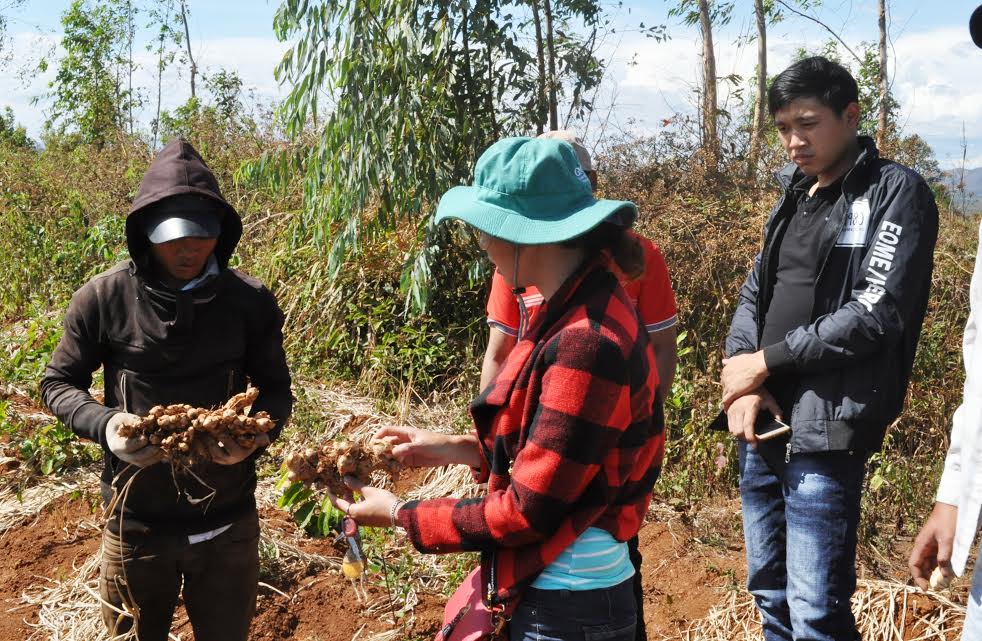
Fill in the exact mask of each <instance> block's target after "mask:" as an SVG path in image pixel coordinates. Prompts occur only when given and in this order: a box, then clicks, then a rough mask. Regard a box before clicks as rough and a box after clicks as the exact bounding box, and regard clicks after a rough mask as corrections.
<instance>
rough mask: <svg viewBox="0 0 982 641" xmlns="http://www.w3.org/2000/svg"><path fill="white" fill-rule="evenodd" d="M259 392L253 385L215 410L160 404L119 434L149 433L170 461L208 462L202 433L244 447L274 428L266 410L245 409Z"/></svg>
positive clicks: (152, 443) (219, 441)
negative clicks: (251, 410) (229, 440)
mask: <svg viewBox="0 0 982 641" xmlns="http://www.w3.org/2000/svg"><path fill="white" fill-rule="evenodd" d="M258 396H259V390H258V389H257V388H255V387H250V388H249V389H248V390H246V391H245V392H242V393H241V394H236V395H235V396H233V397H232V398H230V399H229V400H228V401H227V402H226V403H225V404H224V405H223V406H222V407H220V408H218V409H213V410H208V409H202V408H200V407H191V406H190V405H185V404H178V405H157V406H155V407H153V408H151V409H150V412H149V414H147V416H145V417H143V418H142V419H140V421H139V422H137V423H132V424H129V425H123V426H122V427H120V428H119V435H120V436H122V437H124V438H132V437H134V436H139V435H143V436H146V437H147V440H148V441H149V443H150V444H151V445H156V446H158V447H160V449H161V450H163V452H164V457H165V458H166V459H168V460H171V461H175V462H178V463H183V464H185V465H192V464H194V463H200V462H207V461H210V460H211V454H210V452H209V451H208V446H207V444H206V443H205V440H204V439H203V438H201V437H202V436H206V437H210V438H214V439H216V440H217V441H218V443H219V445H223V443H222V439H223V438H227V437H231V438H232V439H234V440H235V442H236V443H238V444H239V445H241V446H242V447H252V446H254V445H255V444H256V437H257V436H258V435H260V434H265V433H266V432H268V431H270V430H271V429H273V426H274V424H275V421H273V419H271V418H270V417H269V414H267V413H266V412H256V413H255V414H254V415H253V414H250V415H246V414H244V413H243V412H245V409H246V408H247V407H250V406H251V405H252V404H253V403H254V402H255V400H256V398H257V397H258Z"/></svg>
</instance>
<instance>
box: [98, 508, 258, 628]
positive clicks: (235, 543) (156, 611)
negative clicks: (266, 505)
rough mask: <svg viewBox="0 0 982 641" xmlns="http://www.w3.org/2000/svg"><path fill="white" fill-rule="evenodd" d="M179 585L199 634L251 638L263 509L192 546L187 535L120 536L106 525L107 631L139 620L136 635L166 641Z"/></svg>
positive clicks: (103, 582) (103, 588) (103, 581)
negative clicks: (259, 512) (250, 631)
mask: <svg viewBox="0 0 982 641" xmlns="http://www.w3.org/2000/svg"><path fill="white" fill-rule="evenodd" d="M182 584H183V596H184V607H185V608H186V609H187V613H188V618H189V619H190V621H191V627H192V629H193V630H194V638H195V641H246V639H247V637H248V636H249V625H250V624H251V622H252V617H253V615H254V614H255V611H256V592H257V591H258V588H259V517H258V515H257V514H256V513H253V514H252V515H250V516H248V517H246V518H244V519H242V520H240V521H236V522H235V523H234V524H233V525H232V527H230V528H229V529H228V530H226V531H225V532H222V533H221V534H219V535H218V536H217V537H215V538H214V539H211V540H210V541H202V542H200V543H195V544H193V545H192V544H191V543H189V542H188V539H187V537H186V536H159V535H152V534H151V535H139V534H131V533H126V534H125V535H124V536H123V540H122V541H121V540H120V537H119V536H117V535H115V534H113V533H112V532H110V531H109V529H108V528H107V529H106V530H104V531H103V534H102V568H101V573H100V577H99V591H100V593H101V595H102V599H103V601H105V603H103V605H102V620H103V621H104V622H105V624H106V627H107V628H108V629H109V631H110V636H113V635H118V634H121V633H123V632H126V631H128V630H129V629H130V628H131V627H132V625H133V621H134V619H136V621H137V637H138V639H139V641H166V640H167V634H168V632H170V628H171V622H172V619H173V618H174V609H175V607H176V606H177V600H178V595H180V594H181V593H182ZM120 610H123V611H126V612H132V613H134V616H133V617H131V616H126V615H121V614H120V612H119V611H120Z"/></svg>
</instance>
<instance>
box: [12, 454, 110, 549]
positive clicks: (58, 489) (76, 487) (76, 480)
mask: <svg viewBox="0 0 982 641" xmlns="http://www.w3.org/2000/svg"><path fill="white" fill-rule="evenodd" d="M98 482H99V480H98V477H97V476H96V475H95V474H94V473H93V472H92V471H91V470H78V471H75V472H72V473H70V474H66V475H65V476H62V477H61V478H59V479H58V480H57V481H56V482H47V481H45V482H42V483H40V484H38V485H35V486H33V487H29V488H27V489H25V490H22V491H18V490H17V488H15V487H6V488H4V489H2V490H0V539H2V538H3V535H4V534H6V533H7V532H8V531H9V530H11V529H13V528H15V527H19V526H21V525H24V524H25V523H28V522H31V521H34V520H36V519H37V518H38V517H39V515H40V514H41V511H42V510H43V509H44V508H45V507H47V506H48V505H50V504H51V503H52V502H54V501H56V500H58V499H59V498H61V497H63V496H67V495H69V494H71V493H73V492H82V491H88V490H92V489H95V488H98V487H99V485H98Z"/></svg>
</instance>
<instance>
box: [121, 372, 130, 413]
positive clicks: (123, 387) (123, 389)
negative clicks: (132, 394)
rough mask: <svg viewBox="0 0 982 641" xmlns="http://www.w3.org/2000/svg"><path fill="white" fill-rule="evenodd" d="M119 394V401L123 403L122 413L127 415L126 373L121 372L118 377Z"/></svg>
mask: <svg viewBox="0 0 982 641" xmlns="http://www.w3.org/2000/svg"><path fill="white" fill-rule="evenodd" d="M119 394H120V396H122V398H121V399H120V400H121V401H122V402H123V411H124V412H126V413H127V414H129V413H130V407H129V402H128V401H127V400H126V372H123V373H122V374H121V375H120V377H119Z"/></svg>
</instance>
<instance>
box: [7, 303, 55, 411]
mask: <svg viewBox="0 0 982 641" xmlns="http://www.w3.org/2000/svg"><path fill="white" fill-rule="evenodd" d="M61 334H62V326H61V322H60V319H59V318H58V317H57V316H55V315H52V314H43V313H40V312H39V313H38V315H36V316H34V317H33V318H30V319H29V320H28V321H27V322H26V323H25V324H24V326H23V327H21V328H19V330H18V331H16V332H13V333H12V335H10V334H7V335H4V336H2V337H0V338H2V341H0V346H2V347H3V351H2V352H0V381H4V382H6V383H12V384H15V385H24V386H27V388H28V391H29V392H30V393H31V395H32V396H33V397H34V398H35V399H37V398H38V397H39V394H38V384H39V383H40V381H41V377H42V376H43V375H44V368H45V366H46V365H47V364H48V360H49V359H50V358H51V354H52V353H53V352H54V350H55V347H56V346H57V345H58V341H59V340H60V339H61Z"/></svg>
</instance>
